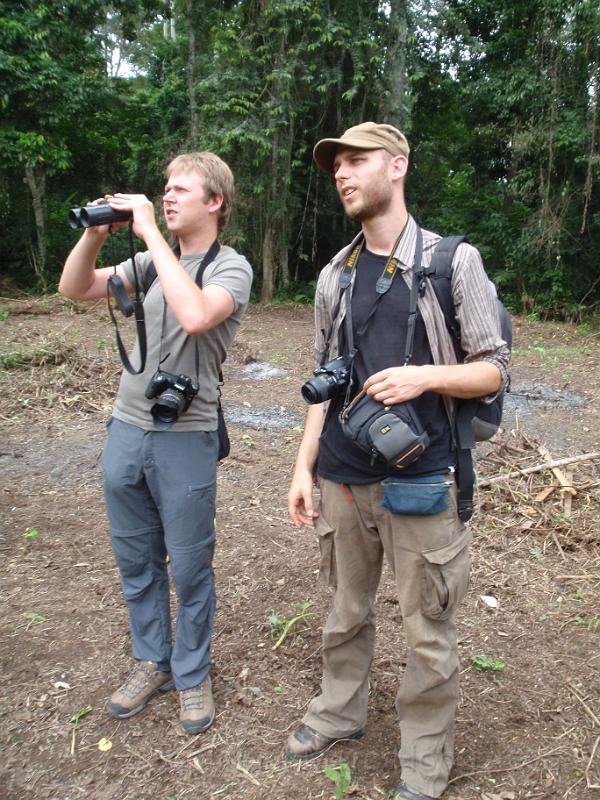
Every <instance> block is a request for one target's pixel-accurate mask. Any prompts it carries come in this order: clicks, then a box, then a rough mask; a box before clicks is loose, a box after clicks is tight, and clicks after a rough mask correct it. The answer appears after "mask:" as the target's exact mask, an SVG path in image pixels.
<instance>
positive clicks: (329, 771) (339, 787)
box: [323, 761, 352, 800]
mask: <svg viewBox="0 0 600 800" xmlns="http://www.w3.org/2000/svg"><path fill="white" fill-rule="evenodd" d="M323 772H324V773H325V777H326V778H329V780H330V781H332V782H333V785H334V792H335V800H342V798H343V797H345V796H346V792H347V791H348V789H349V788H350V782H351V780H352V772H351V771H350V767H349V766H348V764H346V762H345V761H344V762H343V763H342V764H340V765H339V767H325V769H324V770H323Z"/></svg>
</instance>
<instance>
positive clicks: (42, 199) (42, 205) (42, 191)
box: [25, 164, 48, 292]
mask: <svg viewBox="0 0 600 800" xmlns="http://www.w3.org/2000/svg"><path fill="white" fill-rule="evenodd" d="M25 180H26V182H27V186H28V187H29V191H30V192H31V198H32V202H33V216H34V219H35V232H36V241H37V248H35V247H33V248H32V250H31V261H32V264H33V269H34V271H35V274H36V275H37V277H38V281H39V283H40V288H41V289H42V291H44V292H45V291H46V289H47V288H48V282H47V279H46V169H45V167H44V166H42V165H41V164H36V166H35V167H32V166H26V167H25Z"/></svg>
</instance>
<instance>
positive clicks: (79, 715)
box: [71, 706, 92, 756]
mask: <svg viewBox="0 0 600 800" xmlns="http://www.w3.org/2000/svg"><path fill="white" fill-rule="evenodd" d="M91 713H92V707H91V706H84V707H83V708H80V709H79V711H77V712H76V713H75V714H73V716H72V717H71V725H72V728H71V755H72V756H74V755H75V747H76V745H77V726H78V725H79V720H80V719H83V718H84V717H87V715H88V714H91Z"/></svg>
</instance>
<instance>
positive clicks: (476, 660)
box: [471, 656, 506, 672]
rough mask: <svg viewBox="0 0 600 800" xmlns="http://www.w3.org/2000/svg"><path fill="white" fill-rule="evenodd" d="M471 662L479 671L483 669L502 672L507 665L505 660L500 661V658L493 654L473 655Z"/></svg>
mask: <svg viewBox="0 0 600 800" xmlns="http://www.w3.org/2000/svg"><path fill="white" fill-rule="evenodd" d="M471 664H473V666H474V667H475V669H476V670H478V671H479V672H482V671H483V670H491V671H492V672H500V671H501V670H503V669H504V668H505V667H506V664H505V663H504V661H500V659H499V658H492V656H471Z"/></svg>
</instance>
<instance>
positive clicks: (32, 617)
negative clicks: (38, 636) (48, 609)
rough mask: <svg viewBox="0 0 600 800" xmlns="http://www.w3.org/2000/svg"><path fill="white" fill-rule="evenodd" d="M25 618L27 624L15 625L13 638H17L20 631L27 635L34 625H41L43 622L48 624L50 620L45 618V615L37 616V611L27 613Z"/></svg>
mask: <svg viewBox="0 0 600 800" xmlns="http://www.w3.org/2000/svg"><path fill="white" fill-rule="evenodd" d="M23 616H24V617H25V619H26V620H27V622H21V623H20V624H19V625H15V627H14V628H13V632H12V635H13V636H16V635H17V633H19V631H23V633H27V631H28V630H29V628H31V626H32V625H39V624H40V623H41V622H46V620H47V619H48V617H45V616H44V615H43V614H36V613H35V611H26V612H25V613H24V614H23Z"/></svg>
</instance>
